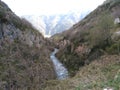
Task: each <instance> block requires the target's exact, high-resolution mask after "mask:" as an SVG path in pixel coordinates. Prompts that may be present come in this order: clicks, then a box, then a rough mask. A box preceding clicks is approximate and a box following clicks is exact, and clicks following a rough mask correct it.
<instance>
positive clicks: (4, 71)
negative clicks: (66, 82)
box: [0, 0, 55, 90]
mask: <svg viewBox="0 0 120 90" xmlns="http://www.w3.org/2000/svg"><path fill="white" fill-rule="evenodd" d="M48 45H49V46H48ZM50 48H51V46H50V42H49V41H48V40H46V39H45V38H44V37H43V36H42V35H41V34H40V33H39V32H38V31H37V30H36V29H35V28H34V27H33V26H32V25H31V24H30V23H29V22H28V21H27V20H25V19H21V18H19V17H18V16H16V15H15V14H14V13H13V12H12V11H11V10H10V9H9V7H8V6H7V5H6V4H5V3H3V2H2V1H1V0H0V90H41V88H42V87H44V86H45V83H46V81H48V80H51V79H55V72H54V69H53V64H52V62H51V61H50V59H49V54H50V52H51V51H50V50H49V49H50Z"/></svg>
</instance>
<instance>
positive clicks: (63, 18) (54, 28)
mask: <svg viewBox="0 0 120 90" xmlns="http://www.w3.org/2000/svg"><path fill="white" fill-rule="evenodd" d="M88 13H89V11H87V12H82V13H80V12H68V13H66V14H58V15H41V16H36V15H25V16H22V17H23V18H26V19H27V20H28V21H29V22H31V23H32V24H33V26H34V27H36V28H37V29H38V30H39V31H40V32H41V33H42V34H43V35H44V36H51V35H54V34H56V33H60V32H62V31H64V30H67V29H69V28H70V27H71V26H72V25H73V24H75V23H77V22H78V21H80V20H81V19H83V18H84V17H85V16H86V15H87V14H88Z"/></svg>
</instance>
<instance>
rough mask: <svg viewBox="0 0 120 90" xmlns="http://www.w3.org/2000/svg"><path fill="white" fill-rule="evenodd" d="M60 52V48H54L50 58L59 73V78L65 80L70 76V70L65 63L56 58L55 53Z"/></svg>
mask: <svg viewBox="0 0 120 90" xmlns="http://www.w3.org/2000/svg"><path fill="white" fill-rule="evenodd" d="M57 52H58V49H56V48H55V49H54V52H52V54H51V56H50V58H51V60H52V62H53V64H54V69H55V72H56V75H57V79H59V80H63V79H66V78H68V71H67V69H66V68H65V67H64V66H63V64H62V63H61V62H60V61H59V60H58V59H57V58H56V56H55V54H56V53H57Z"/></svg>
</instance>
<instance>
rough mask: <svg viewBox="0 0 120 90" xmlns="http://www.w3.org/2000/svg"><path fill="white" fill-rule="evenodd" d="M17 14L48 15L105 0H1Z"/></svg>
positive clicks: (89, 7)
mask: <svg viewBox="0 0 120 90" xmlns="http://www.w3.org/2000/svg"><path fill="white" fill-rule="evenodd" d="M2 1H4V2H5V3H7V4H8V6H9V7H10V8H11V9H12V11H13V12H15V13H16V14H17V15H19V16H22V15H41V14H45V15H49V14H59V13H65V12H68V11H71V10H77V11H78V10H79V11H88V10H93V9H95V8H96V7H97V6H98V5H100V4H102V3H103V1H105V0H2Z"/></svg>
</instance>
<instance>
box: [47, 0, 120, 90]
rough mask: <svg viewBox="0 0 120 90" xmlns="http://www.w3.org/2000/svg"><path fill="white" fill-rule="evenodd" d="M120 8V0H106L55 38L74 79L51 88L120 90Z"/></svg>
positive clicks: (61, 57)
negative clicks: (108, 88)
mask: <svg viewBox="0 0 120 90" xmlns="http://www.w3.org/2000/svg"><path fill="white" fill-rule="evenodd" d="M119 8H120V0H106V1H105V2H104V3H103V4H102V5H101V6H99V7H98V8H97V9H95V10H94V11H93V12H91V13H90V14H89V15H88V16H87V17H85V18H84V19H83V20H81V21H80V22H78V23H77V24H75V25H73V27H71V28H70V29H69V30H68V31H64V32H63V33H61V34H56V35H54V36H53V37H52V38H51V39H52V40H54V42H55V43H56V46H57V47H59V49H60V50H59V52H58V53H57V57H58V58H59V60H60V61H61V62H62V63H63V64H64V65H65V66H66V68H67V69H68V71H69V74H70V76H71V77H72V78H71V79H68V80H65V81H60V82H57V83H58V84H55V82H56V81H53V87H48V88H51V89H52V90H103V88H105V87H111V88H113V90H119V89H120V83H119V82H120V78H119V77H120V74H119V73H120V72H119V71H120V59H119V58H120V56H119V55H120V22H119V20H120V10H119ZM116 75H117V76H116ZM115 78H117V79H115ZM50 83H51V82H50ZM50 83H48V84H50ZM50 85H51V84H50ZM48 88H46V90H50V89H48Z"/></svg>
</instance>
